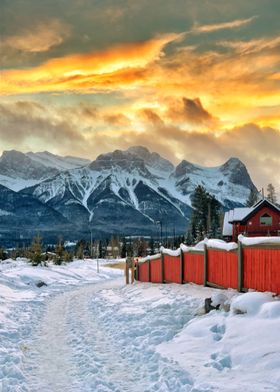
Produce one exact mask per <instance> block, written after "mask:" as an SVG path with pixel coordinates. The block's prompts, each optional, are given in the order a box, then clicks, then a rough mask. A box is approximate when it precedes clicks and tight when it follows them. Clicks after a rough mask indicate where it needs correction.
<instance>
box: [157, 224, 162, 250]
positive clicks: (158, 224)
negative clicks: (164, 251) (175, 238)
mask: <svg viewBox="0 0 280 392" xmlns="http://www.w3.org/2000/svg"><path fill="white" fill-rule="evenodd" d="M156 224H157V225H160V244H161V245H162V221H161V220H160V221H156Z"/></svg>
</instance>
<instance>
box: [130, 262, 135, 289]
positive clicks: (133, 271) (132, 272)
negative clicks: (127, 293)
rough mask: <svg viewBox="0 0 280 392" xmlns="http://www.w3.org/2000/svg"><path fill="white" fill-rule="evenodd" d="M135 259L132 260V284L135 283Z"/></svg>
mask: <svg viewBox="0 0 280 392" xmlns="http://www.w3.org/2000/svg"><path fill="white" fill-rule="evenodd" d="M134 265H135V264H134V258H133V259H132V263H131V284H132V283H134V270H135V268H134Z"/></svg>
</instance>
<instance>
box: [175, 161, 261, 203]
mask: <svg viewBox="0 0 280 392" xmlns="http://www.w3.org/2000/svg"><path fill="white" fill-rule="evenodd" d="M171 179H172V180H174V182H175V188H176V190H177V191H179V193H181V194H182V195H190V194H191V193H192V192H193V191H194V190H195V188H196V187H197V186H198V185H202V186H204V187H205V188H206V190H207V191H208V192H209V193H211V194H213V195H215V197H216V199H218V200H219V201H220V202H221V204H223V205H225V206H230V205H232V204H236V205H244V204H245V203H246V200H247V199H248V197H249V194H250V191H251V189H255V190H256V187H255V186H254V184H253V183H252V180H251V178H250V176H249V174H248V172H247V169H246V166H245V165H244V164H243V163H242V162H241V161H240V160H239V159H237V158H230V159H229V160H228V161H227V162H226V163H225V164H223V165H221V166H217V167H202V166H199V165H193V164H191V163H189V162H187V161H182V162H181V163H180V164H179V165H178V166H177V167H176V169H175V171H174V173H172V174H171Z"/></svg>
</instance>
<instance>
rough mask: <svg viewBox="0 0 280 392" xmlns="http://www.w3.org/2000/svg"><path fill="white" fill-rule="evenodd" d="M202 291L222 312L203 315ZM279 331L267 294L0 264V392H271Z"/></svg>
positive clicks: (82, 269)
mask: <svg viewBox="0 0 280 392" xmlns="http://www.w3.org/2000/svg"><path fill="white" fill-rule="evenodd" d="M40 280H41V281H44V282H45V283H47V286H43V287H41V288H38V287H37V286H36V283H38V281H40ZM210 296H212V298H213V300H214V302H216V303H223V304H224V305H223V309H222V310H218V311H216V310H214V311H212V312H210V313H209V314H207V315H205V314H203V304H204V299H205V298H206V297H210ZM229 304H230V305H231V310H230V311H229V312H228V311H226V310H228V309H227V308H228V307H229ZM279 330H280V301H279V300H277V299H275V298H273V297H272V296H271V295H270V294H268V293H266V294H261V293H247V294H242V295H239V294H237V293H236V291H234V290H224V291H222V290H215V289H210V288H204V287H200V286H196V285H182V286H181V285H176V284H170V285H167V284H166V285H161V284H159V285H155V284H154V285H153V284H148V283H136V284H134V285H130V286H125V285H124V277H123V271H120V270H116V269H111V268H108V266H102V265H101V268H100V273H99V274H97V272H96V262H95V261H91V260H88V261H75V262H73V263H70V264H69V265H67V266H50V267H31V266H30V265H28V264H27V263H26V262H25V261H18V262H8V263H6V264H1V263H0V391H1V392H12V391H13V392H14V391H15V392H39V391H40V392H74V391H75V392H109V391H114V392H117V391H118V392H124V391H129V392H155V391H158V392H183V391H184V392H210V391H211V392H224V391H225V392H236V391H239V390H244V391H246V392H262V391H271V392H279V391H280V339H279Z"/></svg>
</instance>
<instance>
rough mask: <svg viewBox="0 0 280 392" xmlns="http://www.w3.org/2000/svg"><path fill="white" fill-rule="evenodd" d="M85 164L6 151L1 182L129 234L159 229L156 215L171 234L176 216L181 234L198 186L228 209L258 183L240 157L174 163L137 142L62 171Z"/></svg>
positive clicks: (70, 216) (81, 219)
mask: <svg viewBox="0 0 280 392" xmlns="http://www.w3.org/2000/svg"><path fill="white" fill-rule="evenodd" d="M7 162H8V164H7ZM83 163H87V161H86V160H83V159H79V158H72V157H68V158H67V157H66V158H62V157H58V156H55V155H53V154H50V153H47V152H44V153H36V154H33V153H28V154H21V153H17V152H9V153H4V154H3V156H2V158H1V160H0V184H1V183H5V185H6V186H10V187H13V188H14V189H16V190H19V189H22V188H24V187H25V189H23V190H22V191H21V192H23V193H27V194H30V195H32V196H34V197H35V198H37V199H39V200H40V201H41V202H43V203H46V204H47V205H48V206H50V207H51V208H53V209H55V210H57V211H58V212H59V213H60V214H62V215H63V216H64V217H65V218H67V220H69V221H70V222H73V224H74V225H75V224H78V225H80V226H82V227H84V229H86V227H87V229H88V227H89V225H92V227H95V228H96V229H99V230H101V231H102V229H104V227H105V228H106V230H109V232H119V233H120V232H122V233H124V232H129V228H130V229H131V230H135V229H137V230H138V231H139V232H143V231H145V232H151V231H152V232H153V231H154V232H156V231H157V230H158V228H157V226H156V225H157V224H156V222H158V221H161V222H164V224H165V226H166V231H169V233H171V232H172V230H173V229H172V227H173V226H174V222H176V227H177V228H178V231H182V232H184V231H185V229H186V226H187V224H188V221H189V219H190V215H191V198H192V194H193V192H194V190H195V188H196V187H197V186H198V185H202V186H204V187H205V188H206V190H207V191H208V192H209V193H211V194H213V195H215V197H216V198H217V199H218V200H219V201H220V203H221V204H222V205H223V206H224V207H225V208H233V207H239V206H243V205H244V204H245V203H246V200H247V198H248V196H249V194H250V191H251V189H256V188H255V186H254V184H253V183H252V180H251V178H250V176H249V174H248V172H247V169H246V167H245V165H244V164H243V163H242V162H241V161H240V160H239V159H237V158H231V159H229V160H228V161H227V162H226V163H225V164H223V165H221V166H218V167H213V168H206V167H201V166H199V165H195V164H192V163H190V162H187V161H185V160H184V161H182V162H181V163H180V164H179V165H178V166H177V167H174V166H173V164H172V163H171V162H169V161H168V160H166V159H164V158H162V157H161V156H160V155H159V154H157V153H151V152H149V150H148V149H147V148H144V147H141V146H137V147H131V148H129V149H128V150H126V151H120V150H116V151H113V152H110V153H107V154H102V155H100V156H99V157H97V159H96V160H94V161H93V162H91V163H90V164H87V165H83V166H82V167H75V168H70V169H69V170H65V168H66V167H67V166H70V167H72V166H73V165H76V164H77V165H78V164H83ZM47 165H49V167H47ZM55 167H58V168H59V170H58V169H57V168H55ZM50 173H55V174H53V175H50ZM40 178H41V179H40ZM42 179H43V180H42ZM26 186H28V187H26Z"/></svg>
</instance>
